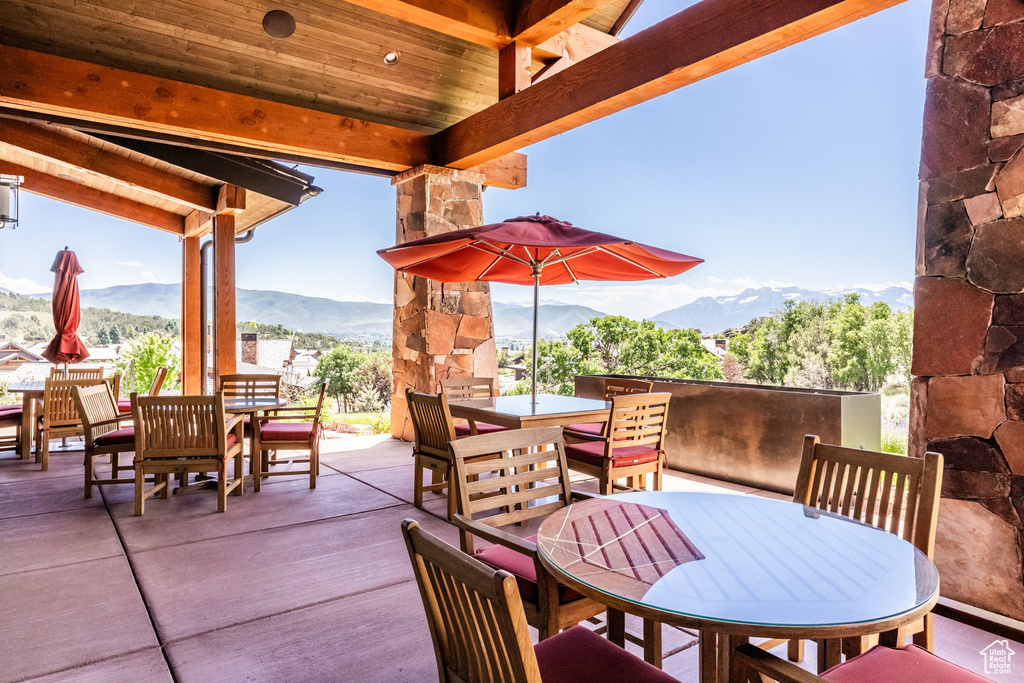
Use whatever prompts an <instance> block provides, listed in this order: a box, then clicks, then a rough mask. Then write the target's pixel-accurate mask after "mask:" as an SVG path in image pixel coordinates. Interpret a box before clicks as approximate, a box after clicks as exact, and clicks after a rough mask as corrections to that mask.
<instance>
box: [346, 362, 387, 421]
mask: <svg viewBox="0 0 1024 683" xmlns="http://www.w3.org/2000/svg"><path fill="white" fill-rule="evenodd" d="M363 357H364V360H363V363H362V365H360V366H359V370H357V371H356V379H355V387H356V394H357V395H359V396H360V397H365V400H363V401H362V402H363V403H369V402H371V400H370V398H368V397H370V396H372V397H374V399H373V400H372V402H373V404H374V405H379V407H378V408H372V409H370V410H383V409H384V406H386V405H387V404H389V403H390V402H391V388H392V383H393V377H392V372H391V356H388V355H385V354H383V353H367V354H363Z"/></svg>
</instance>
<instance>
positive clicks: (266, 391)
mask: <svg viewBox="0 0 1024 683" xmlns="http://www.w3.org/2000/svg"><path fill="white" fill-rule="evenodd" d="M220 388H221V391H222V392H224V395H225V396H230V397H242V398H280V396H281V375H271V374H265V375H240V374H239V375H221V376H220Z"/></svg>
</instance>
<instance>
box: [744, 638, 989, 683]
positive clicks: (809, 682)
mask: <svg viewBox="0 0 1024 683" xmlns="http://www.w3.org/2000/svg"><path fill="white" fill-rule="evenodd" d="M729 681H730V683H767V682H768V681H778V683H828V682H829V681H843V683H877V682H878V681H920V683H926V682H927V683H934V682H937V681H944V682H946V683H951V682H952V681H956V682H957V683H992V682H991V681H990V680H989V679H988V678H983V677H981V676H979V675H978V674H976V673H972V672H970V671H968V670H967V669H964V668H961V667H959V666H957V665H956V664H953V663H951V662H947V661H946V660H945V659H942V658H941V657H938V656H937V655H933V654H932V653H931V652H929V651H927V650H925V649H923V648H921V647H918V646H917V645H910V646H907V647H901V648H898V649H897V648H896V647H886V646H885V645H878V646H876V647H873V648H871V650H869V651H868V652H866V653H864V654H862V655H861V656H859V657H856V658H854V659H850V660H847V661H845V662H843V663H842V664H839V665H837V666H835V667H832V668H830V669H829V670H828V671H826V672H825V673H824V674H822V675H821V676H815V675H814V674H812V673H810V672H807V671H804V670H803V669H801V668H800V667H798V666H797V665H796V664H792V663H790V662H787V661H786V660H784V659H780V658H778V657H776V656H775V655H773V654H770V653H768V652H765V651H764V650H762V649H761V648H759V647H756V646H754V645H751V644H749V643H746V644H743V645H740V646H739V647H737V648H736V649H735V650H733V652H732V654H731V656H730V657H729Z"/></svg>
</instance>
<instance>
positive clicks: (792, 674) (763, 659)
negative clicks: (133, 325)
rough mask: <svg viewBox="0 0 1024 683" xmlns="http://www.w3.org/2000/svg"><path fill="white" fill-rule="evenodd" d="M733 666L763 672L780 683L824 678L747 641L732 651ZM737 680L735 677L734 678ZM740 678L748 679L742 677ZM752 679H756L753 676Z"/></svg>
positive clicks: (815, 682) (805, 682)
mask: <svg viewBox="0 0 1024 683" xmlns="http://www.w3.org/2000/svg"><path fill="white" fill-rule="evenodd" d="M732 660H733V662H734V664H733V666H740V667H742V668H745V669H746V670H747V671H748V672H750V673H753V672H757V673H762V674H765V675H766V676H768V677H769V678H770V679H771V680H774V681H778V682H779V683H823V679H821V678H819V677H818V676H815V675H814V674H812V673H810V672H808V671H804V670H803V669H801V668H800V667H799V666H797V665H796V664H793V663H792V662H787V661H786V660H784V659H779V658H778V657H776V656H775V655H773V654H771V653H768V652H765V651H764V650H762V649H761V648H759V647H757V646H756V645H751V644H750V643H746V644H744V645H740V646H739V647H737V648H736V649H735V650H733V652H732ZM748 675H749V674H748ZM732 680H735V679H732ZM739 680H747V679H746V678H740V679H739ZM751 680H756V679H754V678H751Z"/></svg>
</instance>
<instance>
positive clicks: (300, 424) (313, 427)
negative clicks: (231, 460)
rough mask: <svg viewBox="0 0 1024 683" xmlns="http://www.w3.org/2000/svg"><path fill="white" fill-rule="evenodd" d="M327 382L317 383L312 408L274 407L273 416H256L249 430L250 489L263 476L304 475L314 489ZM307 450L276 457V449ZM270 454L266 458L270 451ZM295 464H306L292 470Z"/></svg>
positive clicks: (317, 469) (318, 465)
mask: <svg viewBox="0 0 1024 683" xmlns="http://www.w3.org/2000/svg"><path fill="white" fill-rule="evenodd" d="M327 384H328V381H327V380H324V382H323V383H322V384H321V385H320V398H319V399H317V402H316V408H312V409H311V408H308V407H304V406H298V407H294V408H278V409H276V410H275V411H274V414H273V415H261V416H258V417H256V424H255V429H253V432H254V436H253V448H252V474H253V490H254V491H259V490H260V480H262V479H263V477H280V476H290V475H293V474H308V475H309V488H311V489H315V488H316V477H317V475H318V474H319V473H320V433H321V429H320V414H321V412H322V411H323V407H324V396H325V395H326V394H327ZM279 450H283V451H308V453H309V455H307V456H306V457H304V458H289V459H287V460H286V459H283V458H282V459H280V460H279V459H278V457H277V452H278V451H279ZM271 451H273V453H274V455H273V457H272V458H270V457H269V456H270V452H271ZM295 463H299V464H302V463H308V465H309V469H306V470H293V469H292V468H291V466H292V465H293V464H295ZM275 465H288V469H287V470H284V471H282V470H273V469H271V467H273V466H275Z"/></svg>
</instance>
